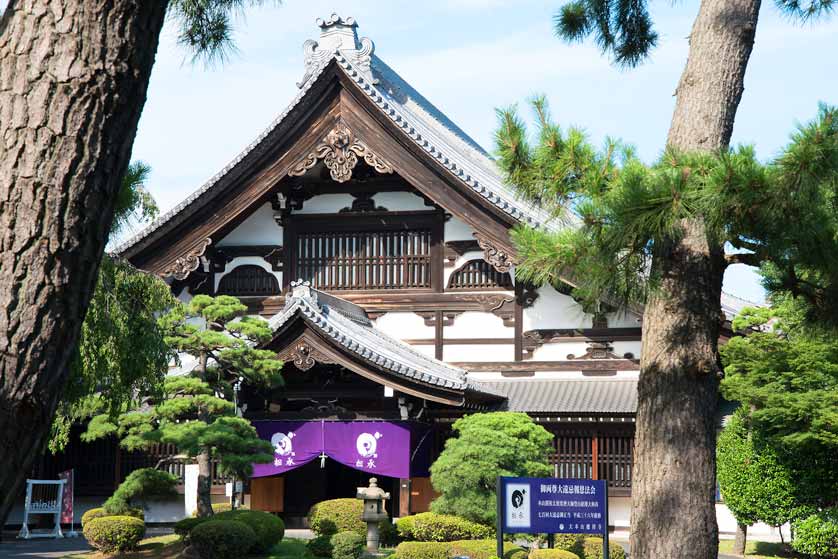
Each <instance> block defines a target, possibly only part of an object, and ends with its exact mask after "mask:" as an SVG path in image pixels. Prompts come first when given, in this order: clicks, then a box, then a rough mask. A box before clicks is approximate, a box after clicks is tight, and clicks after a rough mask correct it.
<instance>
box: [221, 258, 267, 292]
mask: <svg viewBox="0 0 838 559" xmlns="http://www.w3.org/2000/svg"><path fill="white" fill-rule="evenodd" d="M218 293H219V294H220V295H235V296H236V297H267V296H270V295H279V282H278V281H277V280H276V276H274V275H273V274H272V273H270V272H268V271H266V270H265V269H264V268H261V267H260V266H256V265H254V264H247V265H243V266H237V267H236V268H235V269H233V271H232V272H230V273H229V274H226V275H225V276H224V277H222V278H221V282H219V284H218Z"/></svg>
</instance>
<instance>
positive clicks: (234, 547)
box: [189, 520, 256, 559]
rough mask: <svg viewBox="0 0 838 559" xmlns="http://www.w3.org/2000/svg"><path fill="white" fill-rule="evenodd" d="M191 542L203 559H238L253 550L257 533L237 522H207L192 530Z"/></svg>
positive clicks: (190, 534)
mask: <svg viewBox="0 0 838 559" xmlns="http://www.w3.org/2000/svg"><path fill="white" fill-rule="evenodd" d="M189 540H190V543H191V545H192V547H194V548H195V550H196V551H197V552H198V555H199V556H200V557H201V559H237V558H241V557H243V556H245V555H247V554H248V552H249V551H251V550H252V549H253V547H252V544H253V543H254V542H255V541H256V533H255V532H254V531H253V529H251V528H250V526H248V525H247V524H245V523H243V522H239V521H237V520H207V521H206V522H201V523H200V524H198V525H197V526H195V527H194V528H193V529H192V531H191V532H190V533H189Z"/></svg>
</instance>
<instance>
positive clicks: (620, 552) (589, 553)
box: [582, 538, 626, 559]
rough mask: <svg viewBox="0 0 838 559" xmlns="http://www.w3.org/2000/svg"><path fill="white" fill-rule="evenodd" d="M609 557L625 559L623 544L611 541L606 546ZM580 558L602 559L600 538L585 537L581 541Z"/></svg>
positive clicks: (611, 558)
mask: <svg viewBox="0 0 838 559" xmlns="http://www.w3.org/2000/svg"><path fill="white" fill-rule="evenodd" d="M608 557H609V558H610V559H626V552H625V550H624V549H623V546H621V545H620V544H617V543H612V544H610V545H609V546H608ZM582 559H602V538H585V539H584V541H583V542H582Z"/></svg>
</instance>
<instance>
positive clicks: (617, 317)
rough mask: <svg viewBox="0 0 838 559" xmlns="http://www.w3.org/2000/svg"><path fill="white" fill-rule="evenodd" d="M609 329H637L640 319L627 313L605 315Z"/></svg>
mask: <svg viewBox="0 0 838 559" xmlns="http://www.w3.org/2000/svg"><path fill="white" fill-rule="evenodd" d="M605 316H606V318H607V319H608V327H609V328H637V327H638V326H640V323H641V321H642V317H641V316H640V315H638V314H634V313H632V312H628V311H618V312H611V313H606V315H605Z"/></svg>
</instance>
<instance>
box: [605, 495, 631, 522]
mask: <svg viewBox="0 0 838 559" xmlns="http://www.w3.org/2000/svg"><path fill="white" fill-rule="evenodd" d="M630 520H631V497H608V525H609V526H614V527H615V528H618V529H619V528H628V527H629V523H630Z"/></svg>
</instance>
